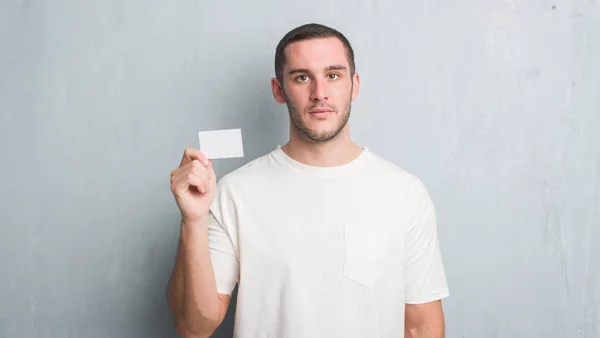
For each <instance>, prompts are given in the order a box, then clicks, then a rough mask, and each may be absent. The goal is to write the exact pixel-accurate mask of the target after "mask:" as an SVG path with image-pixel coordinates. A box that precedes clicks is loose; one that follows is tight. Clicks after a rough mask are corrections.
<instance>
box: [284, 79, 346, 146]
mask: <svg viewBox="0 0 600 338" xmlns="http://www.w3.org/2000/svg"><path fill="white" fill-rule="evenodd" d="M283 95H284V97H285V101H286V105H287V107H288V112H289V114H290V120H291V121H292V124H293V125H294V127H295V128H296V130H297V131H298V132H299V133H300V137H301V138H302V139H303V140H304V141H309V142H316V143H319V142H327V141H330V140H332V139H334V138H335V137H336V136H337V135H338V134H339V133H340V132H341V131H342V129H344V127H345V126H346V124H347V123H348V121H349V120H350V111H351V110H352V99H350V100H349V101H348V104H347V105H346V107H345V108H344V113H343V115H342V116H341V118H340V119H339V121H338V124H337V125H336V126H335V128H334V129H332V130H329V131H325V132H321V133H318V132H315V131H314V130H311V129H310V128H309V127H308V126H307V125H306V124H305V123H304V121H303V120H302V115H301V114H300V112H299V109H298V108H297V107H296V106H295V105H294V104H292V103H290V102H291V101H290V100H289V98H288V97H287V95H286V94H285V91H284V93H283ZM317 107H325V108H329V109H332V110H334V114H335V115H337V114H338V110H337V108H336V107H333V106H329V105H325V104H317V105H314V106H312V107H311V108H310V109H314V108H317ZM310 109H309V110H310Z"/></svg>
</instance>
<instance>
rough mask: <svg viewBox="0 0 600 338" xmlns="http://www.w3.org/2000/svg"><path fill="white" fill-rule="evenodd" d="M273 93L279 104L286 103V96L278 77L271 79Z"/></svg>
mask: <svg viewBox="0 0 600 338" xmlns="http://www.w3.org/2000/svg"><path fill="white" fill-rule="evenodd" d="M271 91H272V92H273V98H274V99H275V101H276V102H277V103H280V104H283V103H285V96H284V95H283V87H282V86H281V84H280V83H279V80H277V78H276V77H274V78H272V79H271Z"/></svg>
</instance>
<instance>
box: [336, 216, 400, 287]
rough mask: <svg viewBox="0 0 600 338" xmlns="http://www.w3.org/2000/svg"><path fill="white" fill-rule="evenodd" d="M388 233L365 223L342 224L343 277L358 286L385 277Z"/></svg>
mask: <svg viewBox="0 0 600 338" xmlns="http://www.w3.org/2000/svg"><path fill="white" fill-rule="evenodd" d="M390 235H391V234H390V232H389V229H386V228H384V227H377V226H369V225H366V224H345V225H344V259H343V264H344V268H343V271H344V276H345V277H346V278H349V279H351V280H353V281H355V282H357V283H359V284H361V285H365V286H366V285H372V284H375V283H377V282H378V281H379V280H381V279H382V278H383V277H385V276H386V271H387V268H388V262H389V259H390V257H389V252H390V246H391V245H390V243H391V238H390Z"/></svg>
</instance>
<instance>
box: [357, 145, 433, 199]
mask: <svg viewBox="0 0 600 338" xmlns="http://www.w3.org/2000/svg"><path fill="white" fill-rule="evenodd" d="M367 170H368V171H369V172H371V173H372V175H373V176H374V177H376V178H379V179H381V180H384V181H385V182H387V183H388V184H390V185H392V186H394V188H401V189H402V190H415V191H416V190H427V188H426V187H425V184H424V182H423V181H422V180H421V178H420V177H419V176H417V175H416V174H415V173H413V172H411V171H409V170H407V169H406V168H403V167H401V166H399V165H397V164H395V163H393V162H392V161H390V160H388V159H386V158H384V157H382V156H380V155H378V154H376V153H373V152H370V161H369V165H368V167H367Z"/></svg>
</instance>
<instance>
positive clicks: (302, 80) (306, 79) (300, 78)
mask: <svg viewBox="0 0 600 338" xmlns="http://www.w3.org/2000/svg"><path fill="white" fill-rule="evenodd" d="M296 81H298V82H306V81H308V76H306V75H298V76H297V77H296Z"/></svg>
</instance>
